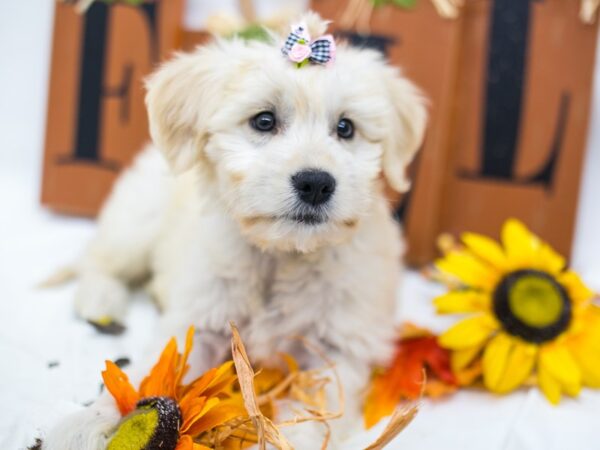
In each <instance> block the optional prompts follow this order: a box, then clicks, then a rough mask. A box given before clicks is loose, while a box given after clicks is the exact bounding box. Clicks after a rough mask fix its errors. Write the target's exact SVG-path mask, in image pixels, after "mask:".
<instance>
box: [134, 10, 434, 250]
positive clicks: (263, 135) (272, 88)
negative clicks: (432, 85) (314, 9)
mask: <svg viewBox="0 0 600 450" xmlns="http://www.w3.org/2000/svg"><path fill="white" fill-rule="evenodd" d="M306 19H307V23H308V28H309V31H310V32H311V35H312V36H319V35H321V34H322V33H323V31H324V28H325V23H324V22H322V21H321V20H320V19H319V18H318V17H317V16H315V15H309V16H308V17H307V18H306ZM274 41H275V40H274ZM280 48H281V42H273V43H259V42H244V41H241V40H228V41H218V42H215V43H213V44H210V45H208V46H206V47H203V48H199V49H198V50H196V51H195V52H194V53H191V54H181V55H179V56H177V57H176V58H175V59H174V60H172V61H171V62H169V63H167V64H165V65H164V66H163V67H162V68H161V69H160V70H158V71H157V72H156V73H155V74H154V75H153V76H152V77H151V78H150V80H149V82H148V95H147V98H146V101H147V106H148V112H149V117H150V130H151V134H152V137H153V139H154V141H155V143H156V144H157V145H158V147H159V148H160V149H161V150H162V151H163V152H164V154H165V156H166V158H167V160H168V161H169V163H170V164H171V166H172V168H173V169H174V170H175V171H176V172H181V171H185V170H188V169H190V168H192V167H197V168H201V169H202V170H205V171H206V173H207V174H209V176H207V177H206V178H207V179H209V180H211V181H210V182H211V183H212V184H213V186H210V189H209V191H210V192H211V193H212V195H214V196H216V197H218V201H219V202H222V203H223V205H224V206H225V208H226V210H227V211H228V213H229V214H230V215H231V216H232V217H233V218H235V220H236V221H237V222H238V223H239V226H240V229H241V231H242V233H243V234H244V235H245V236H246V237H247V239H249V240H250V241H251V242H252V243H254V244H255V245H258V246H259V247H261V248H264V249H278V250H296V251H312V250H314V249H316V248H318V247H320V246H322V245H327V244H332V243H336V242H339V241H341V240H344V239H346V238H348V236H350V235H351V234H352V233H354V231H355V230H356V228H357V225H358V224H359V222H360V221H361V220H362V219H363V218H364V217H365V216H366V215H367V214H369V211H370V206H371V203H372V199H373V197H374V196H375V195H381V194H380V191H381V188H380V186H379V183H378V179H379V176H380V174H381V173H382V172H383V174H384V175H385V177H386V178H387V180H388V182H389V184H390V185H391V186H392V187H393V188H394V189H396V190H398V191H403V190H405V189H406V188H407V185H408V183H407V181H406V179H405V167H406V165H407V164H408V163H409V162H410V161H411V159H412V157H413V155H414V153H415V152H416V150H417V149H418V147H419V146H420V144H421V140H422V137H423V133H424V128H425V122H426V111H425V107H424V104H423V103H424V102H423V98H422V96H421V95H420V93H419V92H418V90H417V89H416V88H415V87H414V86H413V85H412V84H411V83H410V82H409V81H407V80H406V79H405V78H402V77H401V75H400V74H399V72H398V71H397V70H396V69H393V68H391V67H389V66H387V65H386V64H385V62H384V61H383V59H382V58H381V57H380V56H379V55H378V54H377V53H376V52H374V51H369V50H358V49H353V48H350V47H345V46H342V47H339V46H338V49H337V58H336V61H335V62H334V63H333V64H331V65H330V66H327V67H326V66H321V65H312V64H311V65H306V66H303V67H301V68H298V67H297V66H296V65H295V64H294V63H292V62H291V61H290V60H289V59H288V58H286V57H284V56H283V55H282V53H281V50H280ZM200 188H207V189H208V187H206V186H204V187H203V186H200Z"/></svg>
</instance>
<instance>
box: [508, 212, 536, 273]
mask: <svg viewBox="0 0 600 450" xmlns="http://www.w3.org/2000/svg"><path fill="white" fill-rule="evenodd" d="M502 244H503V246H504V250H505V252H506V256H507V258H508V260H509V264H510V268H511V269H520V268H523V267H530V266H531V265H532V264H533V262H534V261H535V257H536V256H537V255H536V254H537V252H538V250H539V248H540V240H539V239H538V238H537V236H535V235H534V234H533V233H531V231H529V230H528V229H527V227H526V226H525V225H524V224H523V223H522V222H521V221H519V220H517V219H508V220H507V221H506V222H505V223H504V226H503V227H502Z"/></svg>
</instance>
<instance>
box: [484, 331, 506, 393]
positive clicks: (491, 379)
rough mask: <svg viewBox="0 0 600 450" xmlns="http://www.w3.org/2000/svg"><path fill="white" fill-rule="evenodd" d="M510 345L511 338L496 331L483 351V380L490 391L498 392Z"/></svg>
mask: <svg viewBox="0 0 600 450" xmlns="http://www.w3.org/2000/svg"><path fill="white" fill-rule="evenodd" d="M511 347H512V340H511V338H510V337H509V336H508V335H506V334H505V333H498V334H497V335H496V336H494V337H493V338H492V339H491V340H490V342H489V343H488V345H487V346H486V347H485V350H484V351H483V381H484V383H485V386H486V387H487V388H488V389H489V390H490V391H492V392H500V390H499V385H500V382H501V381H502V376H503V375H504V372H505V370H506V366H507V364H508V357H509V355H510V351H511Z"/></svg>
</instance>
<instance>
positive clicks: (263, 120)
mask: <svg viewBox="0 0 600 450" xmlns="http://www.w3.org/2000/svg"><path fill="white" fill-rule="evenodd" d="M250 125H251V126H252V128H254V129H255V130H256V131H260V132H261V133H268V132H269V131H273V129H275V125H277V121H276V120H275V114H273V113H272V112H271V111H263V112H260V113H258V114H257V115H256V116H254V117H253V118H252V119H250Z"/></svg>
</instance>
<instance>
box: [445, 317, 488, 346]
mask: <svg viewBox="0 0 600 450" xmlns="http://www.w3.org/2000/svg"><path fill="white" fill-rule="evenodd" d="M497 329H498V324H497V322H496V321H495V320H494V319H493V318H492V317H491V316H490V315H488V314H480V315H477V316H474V317H469V318H468V319H465V320H462V321H460V322H458V323H457V324H455V325H453V326H452V327H450V329H448V330H447V331H446V332H445V333H444V334H442V335H441V336H440V337H439V343H440V345H441V346H442V347H446V348H450V349H453V350H460V349H465V348H471V347H475V346H477V345H479V344H481V343H483V342H484V341H485V340H487V338H488V337H489V336H490V335H491V334H492V333H493V332H494V331H496V330H497Z"/></svg>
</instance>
